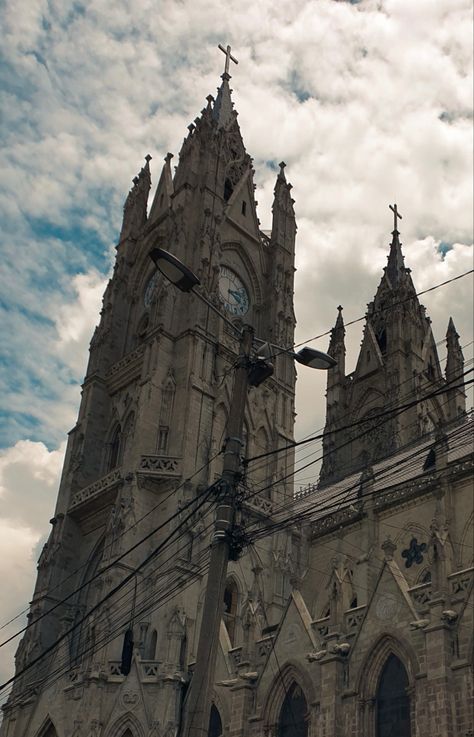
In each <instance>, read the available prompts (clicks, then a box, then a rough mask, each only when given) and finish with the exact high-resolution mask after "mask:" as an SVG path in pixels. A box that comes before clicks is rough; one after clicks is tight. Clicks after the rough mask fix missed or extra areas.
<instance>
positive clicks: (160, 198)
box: [148, 152, 174, 222]
mask: <svg viewBox="0 0 474 737" xmlns="http://www.w3.org/2000/svg"><path fill="white" fill-rule="evenodd" d="M172 158H173V154H171V153H169V152H168V153H167V154H166V156H165V163H164V165H163V169H162V170H161V176H160V181H159V182H158V187H157V188H156V192H155V197H154V199H153V204H152V206H151V209H150V215H149V216H148V220H149V221H150V222H153V221H155V220H158V218H159V217H160V216H161V215H163V213H165V212H167V211H168V210H169V208H170V207H171V197H172V195H173V192H174V188H173V175H172V173H171V159H172Z"/></svg>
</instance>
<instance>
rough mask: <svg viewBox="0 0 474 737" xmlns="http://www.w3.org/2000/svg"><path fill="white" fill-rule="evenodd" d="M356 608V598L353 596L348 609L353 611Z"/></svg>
mask: <svg viewBox="0 0 474 737" xmlns="http://www.w3.org/2000/svg"><path fill="white" fill-rule="evenodd" d="M356 607H357V596H353V597H352V601H351V605H350V607H349V608H350V609H355V608H356Z"/></svg>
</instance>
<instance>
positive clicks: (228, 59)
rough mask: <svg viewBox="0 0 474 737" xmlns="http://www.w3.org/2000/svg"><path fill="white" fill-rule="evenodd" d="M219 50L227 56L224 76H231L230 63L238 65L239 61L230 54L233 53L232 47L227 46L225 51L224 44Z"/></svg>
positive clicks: (220, 45)
mask: <svg viewBox="0 0 474 737" xmlns="http://www.w3.org/2000/svg"><path fill="white" fill-rule="evenodd" d="M219 48H220V50H221V51H223V52H224V54H225V69H224V74H229V66H230V62H231V61H233V62H234V64H238V63H239V62H238V61H237V59H236V58H235V56H232V54H231V53H230V52H231V48H230V46H227V48H226V49H225V48H224V47H223V46H222V44H219Z"/></svg>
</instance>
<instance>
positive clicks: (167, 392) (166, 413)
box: [157, 376, 176, 453]
mask: <svg viewBox="0 0 474 737" xmlns="http://www.w3.org/2000/svg"><path fill="white" fill-rule="evenodd" d="M175 390H176V385H175V383H174V380H173V378H172V376H169V377H168V379H167V380H166V382H165V383H164V385H163V388H162V391H161V408H160V424H159V426H158V440H157V450H158V452H159V453H168V446H169V434H170V427H171V417H172V414H173V404H174V395H175Z"/></svg>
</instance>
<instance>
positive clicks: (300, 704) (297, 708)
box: [278, 683, 308, 737]
mask: <svg viewBox="0 0 474 737" xmlns="http://www.w3.org/2000/svg"><path fill="white" fill-rule="evenodd" d="M278 737H308V704H307V703H306V699H305V696H304V693H303V691H302V690H301V688H300V686H298V684H297V683H293V684H292V685H291V687H290V688H289V689H288V691H287V692H286V695H285V699H284V701H283V704H282V707H281V711H280V718H279V720H278Z"/></svg>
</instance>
